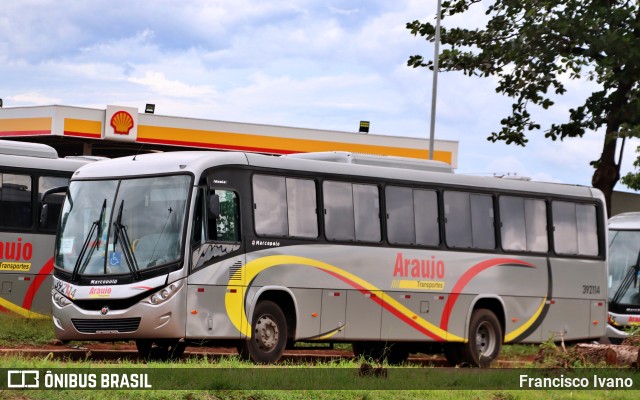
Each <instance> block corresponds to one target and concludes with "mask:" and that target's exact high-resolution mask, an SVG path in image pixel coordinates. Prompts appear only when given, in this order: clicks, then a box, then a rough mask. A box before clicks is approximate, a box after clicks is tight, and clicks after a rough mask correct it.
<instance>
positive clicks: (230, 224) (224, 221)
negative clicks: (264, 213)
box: [209, 190, 240, 242]
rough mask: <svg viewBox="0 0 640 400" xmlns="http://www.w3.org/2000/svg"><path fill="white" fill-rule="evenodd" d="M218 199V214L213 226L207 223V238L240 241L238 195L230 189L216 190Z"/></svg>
mask: <svg viewBox="0 0 640 400" xmlns="http://www.w3.org/2000/svg"><path fill="white" fill-rule="evenodd" d="M214 193H215V194H216V195H218V199H219V201H220V214H219V215H218V217H217V218H216V219H215V226H212V224H210V225H209V236H210V237H209V239H211V240H216V241H222V242H239V241H240V224H239V213H238V196H237V195H236V193H235V192H232V191H230V190H216V191H215V192H214Z"/></svg>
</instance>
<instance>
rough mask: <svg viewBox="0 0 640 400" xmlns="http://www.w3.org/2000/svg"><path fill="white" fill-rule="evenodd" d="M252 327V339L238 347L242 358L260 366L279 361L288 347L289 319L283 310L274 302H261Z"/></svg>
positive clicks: (254, 315)
mask: <svg viewBox="0 0 640 400" xmlns="http://www.w3.org/2000/svg"><path fill="white" fill-rule="evenodd" d="M251 327H252V330H251V335H252V337H251V339H249V340H247V341H246V342H242V343H241V344H240V346H238V353H239V354H240V357H241V358H243V359H245V360H252V361H253V362H256V363H260V364H270V363H274V362H276V361H278V360H279V359H280V357H282V353H283V352H284V349H285V347H286V346H287V319H286V318H285V316H284V313H283V312H282V309H281V308H280V307H279V306H278V305H277V304H276V303H274V302H272V301H268V300H264V301H261V302H259V303H258V304H257V305H256V309H255V311H254V313H253V323H252V324H251Z"/></svg>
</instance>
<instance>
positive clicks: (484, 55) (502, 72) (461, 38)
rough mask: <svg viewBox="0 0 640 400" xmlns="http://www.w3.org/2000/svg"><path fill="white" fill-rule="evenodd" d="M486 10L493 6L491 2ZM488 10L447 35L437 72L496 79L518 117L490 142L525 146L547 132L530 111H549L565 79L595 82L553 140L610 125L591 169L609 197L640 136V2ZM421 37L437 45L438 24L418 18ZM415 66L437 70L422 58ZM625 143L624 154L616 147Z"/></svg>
mask: <svg viewBox="0 0 640 400" xmlns="http://www.w3.org/2000/svg"><path fill="white" fill-rule="evenodd" d="M481 3H483V2H482V1H481V0H450V1H448V0H445V1H443V2H442V13H441V18H442V20H443V21H444V20H445V19H446V17H448V16H453V15H457V14H464V13H465V12H467V11H468V10H469V8H470V7H474V6H476V7H480V6H482V4H481ZM484 3H485V4H486V3H487V2H486V0H485V2H484ZM491 3H492V4H491V5H490V6H489V7H488V8H487V10H486V14H487V15H488V16H489V21H488V22H487V25H486V27H485V28H484V29H461V28H451V29H446V28H445V27H443V28H442V30H441V44H442V46H443V50H442V53H441V54H440V56H439V70H441V71H461V72H464V73H465V74H466V75H469V76H480V77H489V76H495V77H497V78H498V86H497V87H496V92H498V93H501V94H505V95H507V96H509V97H512V98H513V99H514V102H513V105H512V112H511V115H509V116H507V117H505V118H504V119H502V120H501V129H500V131H498V132H493V133H491V136H489V137H488V140H490V141H493V142H496V141H499V140H502V141H505V142H506V143H507V144H511V143H513V144H516V145H520V146H525V145H526V143H527V141H528V139H527V137H526V133H529V132H530V131H535V130H540V129H541V127H540V124H538V123H537V122H536V121H534V120H533V117H532V114H531V112H532V111H533V110H532V108H536V109H540V108H541V109H548V108H549V107H551V106H553V104H554V101H553V99H554V97H556V96H559V95H562V94H564V93H565V92H566V91H567V89H566V85H565V84H564V83H563V81H566V80H568V79H584V78H586V79H588V80H590V81H592V82H595V83H596V84H597V86H598V90H597V91H595V92H593V93H591V94H590V95H589V96H588V97H587V98H586V99H585V101H584V103H583V104H582V105H580V106H579V107H577V108H574V109H571V110H570V112H569V115H568V120H567V121H564V122H559V123H554V124H552V125H551V126H550V127H549V128H547V129H546V130H545V131H544V135H545V137H547V138H549V139H552V140H554V141H555V140H558V139H560V140H562V139H564V138H567V137H582V136H583V135H584V134H585V133H586V132H587V131H596V130H598V129H600V128H602V127H605V135H604V141H603V144H602V154H601V156H600V158H599V159H598V160H595V161H593V162H592V163H591V164H592V165H593V167H594V168H595V171H594V174H593V178H592V184H593V186H594V187H596V188H598V189H600V190H601V191H602V192H603V193H604V195H605V198H606V201H607V209H608V211H611V194H612V192H613V188H614V186H615V185H616V183H617V182H618V180H619V179H620V162H621V158H622V147H623V146H624V141H625V139H626V138H627V137H637V136H640V87H639V80H640V15H639V12H638V9H639V5H638V0H627V1H621V0H593V1H589V0H564V1H558V0H495V1H493V2H491ZM407 28H408V29H409V30H411V33H412V34H414V35H420V36H423V37H424V38H426V39H427V40H429V41H434V36H435V26H434V25H432V24H431V23H429V22H424V23H422V22H420V21H417V20H416V21H413V22H411V23H408V24H407ZM408 65H409V66H411V67H414V68H417V67H428V68H431V69H433V62H432V61H425V59H424V58H423V57H422V56H420V55H414V56H411V57H410V58H409V61H408ZM619 142H620V143H621V144H620V150H619V154H620V155H619V156H617V154H616V147H617V145H618V143H619Z"/></svg>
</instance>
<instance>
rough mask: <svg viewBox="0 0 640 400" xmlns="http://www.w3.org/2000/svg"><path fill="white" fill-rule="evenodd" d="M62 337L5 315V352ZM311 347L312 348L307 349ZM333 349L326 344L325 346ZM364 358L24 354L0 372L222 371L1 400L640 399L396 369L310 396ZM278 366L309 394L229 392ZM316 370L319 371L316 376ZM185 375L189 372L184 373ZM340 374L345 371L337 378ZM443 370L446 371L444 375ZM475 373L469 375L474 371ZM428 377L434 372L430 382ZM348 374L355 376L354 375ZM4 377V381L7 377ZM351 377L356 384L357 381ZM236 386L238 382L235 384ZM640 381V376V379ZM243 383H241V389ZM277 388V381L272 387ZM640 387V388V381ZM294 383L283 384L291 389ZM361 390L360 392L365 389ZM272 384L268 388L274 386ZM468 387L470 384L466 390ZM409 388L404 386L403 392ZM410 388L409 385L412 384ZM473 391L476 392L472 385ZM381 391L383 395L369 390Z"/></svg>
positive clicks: (523, 352)
mask: <svg viewBox="0 0 640 400" xmlns="http://www.w3.org/2000/svg"><path fill="white" fill-rule="evenodd" d="M53 338H54V335H53V328H52V326H51V321H50V320H49V319H46V320H35V319H34V320H26V319H23V318H19V317H14V316H10V315H6V314H0V346H4V347H17V346H20V345H22V344H29V345H45V344H47V343H49V342H50V341H51V340H52V339H53ZM302 346H303V347H307V346H309V345H308V344H306V343H304V344H302ZM324 346H325V347H326V345H324ZM335 348H336V349H339V350H349V349H350V345H348V344H339V345H336V346H335ZM538 348H539V346H537V345H507V346H504V347H503V354H502V357H501V358H502V359H517V358H522V357H527V356H531V355H535V354H537V352H538ZM360 365H361V361H360V360H355V361H351V360H334V361H330V362H327V363H319V364H317V363H316V364H313V365H302V366H301V365H299V364H293V363H282V364H279V365H278V366H277V367H264V366H255V365H253V364H251V363H247V362H244V361H241V360H240V359H239V358H238V357H236V356H230V357H222V358H219V357H215V358H213V357H211V358H208V357H204V358H202V359H192V358H189V359H185V360H182V361H180V362H176V363H149V364H141V363H138V362H133V361H128V360H119V361H116V362H112V361H109V362H105V361H93V360H86V361H82V362H72V361H69V360H66V361H65V360H54V359H52V357H45V358H37V359H36V358H26V357H20V356H6V357H0V369H3V370H4V369H41V370H54V371H55V370H56V369H73V368H80V369H82V370H83V371H86V370H89V371H100V370H105V369H109V370H111V369H115V370H117V371H118V372H122V371H127V370H130V371H134V372H140V371H145V370H146V371H158V370H162V369H167V368H170V369H171V371H170V372H171V375H170V376H169V377H168V378H167V379H168V380H167V382H172V381H171V380H173V379H176V380H178V382H182V381H184V379H189V378H192V377H193V376H196V375H197V374H198V373H200V374H202V373H207V374H209V373H211V371H216V373H217V374H218V381H215V378H216V376H213V375H215V374H212V376H210V377H209V376H208V375H207V378H210V379H211V381H212V382H214V381H215V382H219V383H216V384H214V388H213V389H212V390H134V389H132V390H124V389H114V390H65V389H55V390H4V391H2V390H0V398H3V399H9V400H30V399H34V400H35V399H60V400H63V399H64V400H67V399H68V398H70V397H72V398H90V399H99V400H101V399H105V400H114V399H129V398H140V399H149V400H151V399H185V400H200V399H204V400H216V399H238V400H240V399H242V400H245V399H246V400H270V399H274V400H297V399H307V398H318V399H348V400H386V399H401V400H402V399H407V400H408V399H415V398H434V399H451V400H454V399H463V400H519V399H527V400H528V399H531V400H538V399H540V400H542V399H565V398H571V399H577V400H582V399H597V400H608V399H614V400H618V399H634V400H635V399H636V398H637V397H638V392H637V391H625V390H599V391H595V390H573V391H571V390H564V391H561V390H558V391H552V390H399V389H397V388H396V389H394V390H385V389H390V388H391V387H393V385H396V384H397V382H396V383H394V382H395V381H394V379H393V378H394V376H392V375H393V374H394V372H393V371H394V368H393V367H388V371H389V373H390V375H389V377H388V378H381V377H372V376H367V377H356V378H355V379H356V383H355V384H354V385H353V386H354V387H356V386H357V388H356V389H354V390H306V388H309V387H317V384H318V382H320V383H322V382H323V380H325V381H330V382H331V383H333V384H336V381H334V380H338V379H341V378H340V377H342V378H344V375H345V374H344V373H343V374H341V373H339V372H340V371H338V369H342V370H343V371H346V372H347V373H356V372H357V369H358V368H359V367H360ZM270 368H279V369H280V370H282V368H290V369H291V373H289V374H288V375H287V377H288V378H290V379H293V380H294V383H295V384H296V385H297V386H298V387H305V390H229V388H231V387H238V386H234V385H238V384H242V383H243V381H250V380H251V379H259V378H258V377H259V376H260V375H261V373H262V372H263V371H265V370H268V369H270ZM412 368H415V370H411V371H408V373H407V374H405V375H403V376H407V377H408V376H412V374H417V375H416V376H417V378H415V379H433V378H429V376H430V377H433V376H434V375H433V374H434V372H433V371H436V376H437V374H438V373H444V374H446V375H447V376H445V377H443V378H436V382H438V380H437V379H454V381H455V379H456V377H461V376H463V375H464V370H461V371H457V370H455V369H447V370H443V369H435V370H430V369H428V368H421V367H416V366H414V367H412ZM312 369H316V370H315V371H313V370H312ZM183 371H184V372H183ZM336 371H337V372H338V373H336ZM438 371H439V372H438ZM467 371H468V370H467ZM225 373H227V374H229V377H228V379H222V380H220V379H219V374H222V375H223V376H224V374H225ZM420 374H423V375H424V374H430V375H428V376H425V377H422V376H421V375H420ZM347 375H348V374H347ZM2 378H4V377H2V376H0V379H2ZM351 379H354V377H353V376H351ZM234 380H235V381H234ZM638 380H640V377H639V378H638ZM234 382H235V383H234ZM270 383H272V382H270ZM638 383H640V382H638ZM285 384H286V381H285V383H284V384H283V387H285ZM358 385H360V386H358ZM267 386H268V385H267ZM462 386H464V385H462ZM400 387H401V388H402V387H403V386H400ZM405 387H406V386H405ZM467 387H474V386H473V385H468V384H467ZM365 389H380V390H365Z"/></svg>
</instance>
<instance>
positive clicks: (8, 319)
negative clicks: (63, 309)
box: [0, 313, 55, 347]
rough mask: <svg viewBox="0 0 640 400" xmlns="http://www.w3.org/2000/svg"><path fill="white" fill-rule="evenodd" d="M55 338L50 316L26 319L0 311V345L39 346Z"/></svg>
mask: <svg viewBox="0 0 640 400" xmlns="http://www.w3.org/2000/svg"><path fill="white" fill-rule="evenodd" d="M54 338H55V336H54V333H53V324H52V322H51V319H50V318H46V319H35V318H33V319H27V318H23V317H20V316H16V315H14V314H6V313H0V346H4V347H14V346H18V345H22V344H29V345H36V346H41V345H45V344H47V343H49V342H50V341H51V340H53V339H54Z"/></svg>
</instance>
